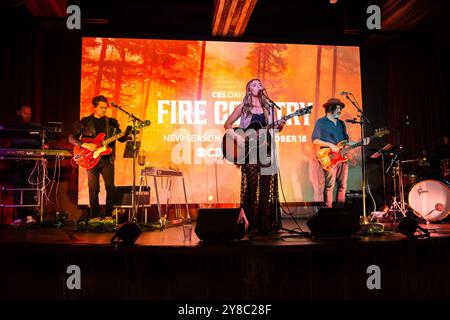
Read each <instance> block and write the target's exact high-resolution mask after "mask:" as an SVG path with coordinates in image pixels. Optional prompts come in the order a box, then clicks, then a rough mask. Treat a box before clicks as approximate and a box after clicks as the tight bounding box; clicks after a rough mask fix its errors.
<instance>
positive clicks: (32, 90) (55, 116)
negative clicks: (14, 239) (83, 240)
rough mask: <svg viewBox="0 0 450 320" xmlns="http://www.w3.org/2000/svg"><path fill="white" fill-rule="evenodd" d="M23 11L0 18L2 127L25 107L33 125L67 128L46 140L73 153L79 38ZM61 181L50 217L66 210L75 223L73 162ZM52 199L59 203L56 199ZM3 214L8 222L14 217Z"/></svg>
mask: <svg viewBox="0 0 450 320" xmlns="http://www.w3.org/2000/svg"><path fill="white" fill-rule="evenodd" d="M7 9H8V8H7ZM13 9H14V10H13ZM20 12H21V11H20V10H18V9H17V8H10V10H9V11H8V10H5V11H3V12H1V13H0V20H1V21H0V29H1V31H0V43H1V49H0V70H1V73H0V97H1V106H0V124H8V123H12V122H14V121H16V110H17V108H18V107H19V106H21V105H24V104H27V105H29V106H30V107H31V108H32V112H33V116H32V121H38V122H41V123H42V124H44V125H45V124H47V122H49V121H56V122H62V123H63V132H62V134H61V135H60V136H59V137H58V138H56V139H54V140H50V141H48V144H49V146H50V148H51V149H66V148H67V149H68V148H71V145H70V144H69V143H68V142H67V135H68V133H69V131H70V130H71V127H72V124H73V123H74V121H76V120H77V119H78V118H79V103H80V71H81V66H80V63H81V34H80V33H79V32H77V31H69V30H68V29H67V28H66V26H65V21H63V22H60V21H59V22H44V23H42V22H39V23H38V22H36V21H35V20H33V18H32V17H28V16H27V14H26V13H20ZM8 165H9V163H8V162H7V161H0V185H8V184H9V183H10V181H9V180H10V179H9V178H10V177H9V176H10V172H9V169H8V168H9V167H8ZM51 165H52V163H51V162H50V163H49V166H50V167H51ZM49 170H53V168H49ZM52 173H53V172H52ZM60 182H61V184H60V188H59V194H60V196H58V198H59V207H56V205H55V206H54V207H52V206H51V205H49V206H48V208H47V212H49V213H50V212H54V211H56V210H67V211H69V214H71V218H73V219H76V218H77V217H78V216H79V215H80V214H81V212H80V211H79V210H78V208H77V205H76V204H77V186H78V182H77V168H74V167H73V166H72V165H71V164H70V160H64V161H63V162H62V168H61V179H60ZM51 200H52V201H53V202H54V203H55V199H54V197H53V198H52V199H51ZM7 201H8V200H7ZM5 211H6V210H5ZM5 215H6V216H5V217H3V218H5V220H4V222H8V220H10V219H11V212H6V213H5Z"/></svg>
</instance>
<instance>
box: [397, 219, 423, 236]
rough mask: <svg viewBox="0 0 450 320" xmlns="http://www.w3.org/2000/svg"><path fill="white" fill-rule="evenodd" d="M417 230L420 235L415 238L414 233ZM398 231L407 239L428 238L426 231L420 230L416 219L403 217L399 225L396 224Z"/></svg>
mask: <svg viewBox="0 0 450 320" xmlns="http://www.w3.org/2000/svg"><path fill="white" fill-rule="evenodd" d="M417 229H419V230H420V231H422V234H420V235H417V236H415V233H416V231H417ZM398 231H399V232H400V233H401V234H403V235H405V236H407V237H411V238H413V237H429V236H430V232H429V231H428V230H427V229H424V228H422V227H421V226H419V223H418V222H417V220H416V219H414V218H411V217H409V216H406V217H404V218H403V219H402V220H401V221H400V223H399V224H398Z"/></svg>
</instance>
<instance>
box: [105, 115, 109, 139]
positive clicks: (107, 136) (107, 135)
mask: <svg viewBox="0 0 450 320" xmlns="http://www.w3.org/2000/svg"><path fill="white" fill-rule="evenodd" d="M105 119H106V138H109V118H108V117H107V116H105Z"/></svg>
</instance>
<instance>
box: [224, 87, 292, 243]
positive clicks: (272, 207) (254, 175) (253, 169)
mask: <svg viewBox="0 0 450 320" xmlns="http://www.w3.org/2000/svg"><path fill="white" fill-rule="evenodd" d="M269 101H270V100H268V99H267V93H266V91H265V89H264V86H263V84H262V83H261V81H260V80H259V79H252V80H250V81H249V82H248V83H247V85H246V87H245V96H244V99H243V101H242V103H241V104H240V105H239V106H237V107H236V109H234V111H233V113H232V114H231V115H230V116H229V117H228V119H227V120H226V122H225V125H224V127H225V129H226V131H227V135H230V136H232V137H233V138H234V139H235V141H236V143H237V144H238V145H239V146H241V147H242V146H245V144H246V143H247V149H246V150H249V151H248V157H246V160H245V162H243V163H241V164H239V165H240V166H241V174H242V175H241V201H240V202H241V208H243V209H244V211H245V214H246V216H247V219H248V221H249V233H250V234H267V233H270V232H271V231H275V230H279V229H280V228H281V211H280V204H279V200H278V174H277V166H276V161H275V160H276V159H275V157H274V155H275V149H274V147H275V143H270V142H269V143H268V144H265V145H263V146H261V145H260V143H258V144H257V145H256V148H252V146H255V144H254V143H252V142H249V139H245V138H244V137H243V130H236V131H235V130H234V129H233V128H232V125H233V123H234V122H236V121H237V120H238V119H240V125H239V127H240V128H241V129H244V130H245V129H247V130H245V136H246V137H250V138H252V137H256V139H255V140H257V141H259V142H261V141H263V140H262V139H261V137H262V136H264V134H267V130H266V128H265V127H266V126H267V125H270V124H271V123H272V122H273V121H276V120H277V118H276V113H274V112H273V111H274V109H273V105H271V104H270V103H269ZM284 124H285V121H284V120H281V121H280V122H279V123H278V124H277V125H275V126H274V128H275V129H276V130H279V131H281V130H282V128H283V126H284ZM249 127H250V128H253V127H255V128H259V130H258V129H255V130H253V129H248V128H249ZM266 137H268V138H269V139H266V138H264V141H270V140H272V141H275V140H274V139H270V135H267V136H266ZM264 155H266V156H264Z"/></svg>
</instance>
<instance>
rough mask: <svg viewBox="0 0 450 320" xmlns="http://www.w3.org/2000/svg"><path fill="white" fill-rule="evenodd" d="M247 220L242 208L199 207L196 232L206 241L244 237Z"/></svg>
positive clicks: (221, 240) (222, 240)
mask: <svg viewBox="0 0 450 320" xmlns="http://www.w3.org/2000/svg"><path fill="white" fill-rule="evenodd" d="M242 212H243V211H242ZM246 220H247V219H246V218H245V214H241V209H240V208H215V209H199V210H198V216H197V223H196V226H195V233H196V234H197V237H198V238H199V239H200V240H202V241H204V242H224V241H232V240H235V239H242V238H243V237H244V234H245V221H246Z"/></svg>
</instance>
